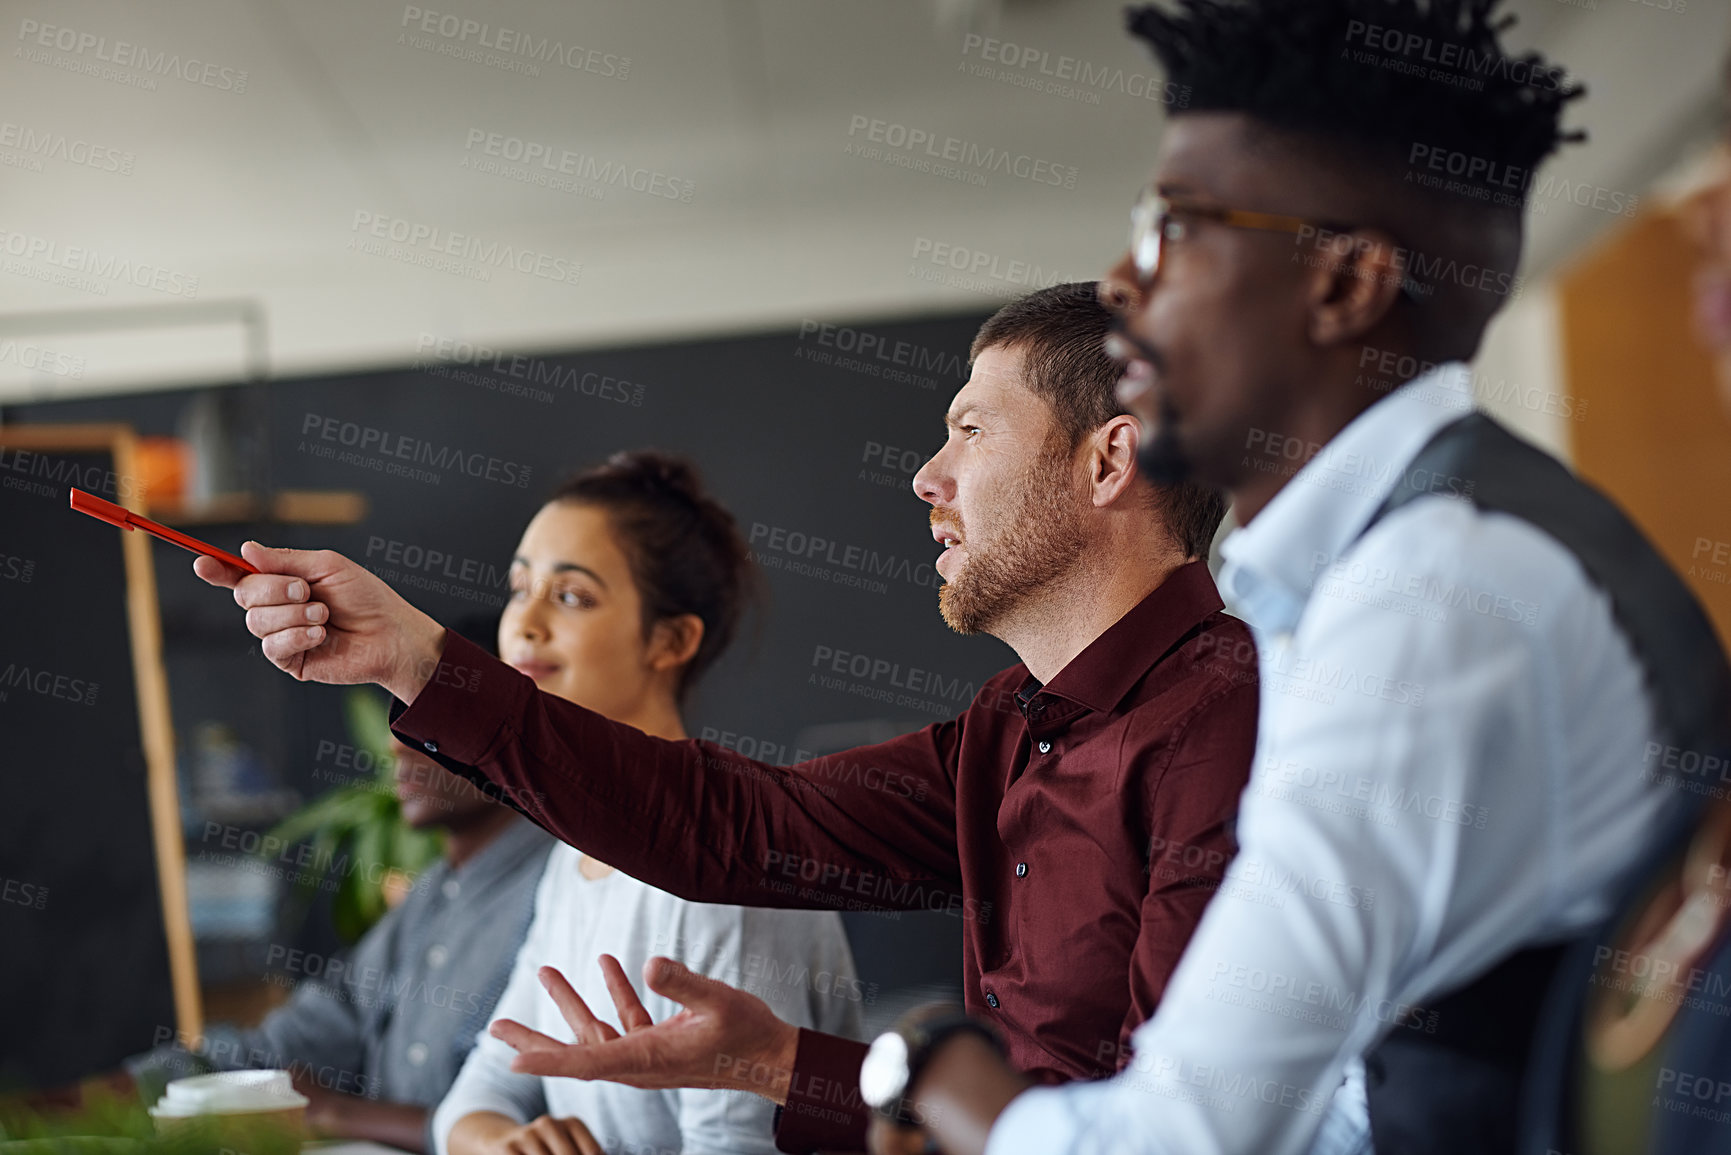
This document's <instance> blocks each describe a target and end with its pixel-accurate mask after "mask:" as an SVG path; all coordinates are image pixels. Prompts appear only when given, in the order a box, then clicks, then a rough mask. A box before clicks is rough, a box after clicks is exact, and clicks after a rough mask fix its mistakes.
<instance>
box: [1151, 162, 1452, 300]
mask: <svg viewBox="0 0 1731 1155" xmlns="http://www.w3.org/2000/svg"><path fill="white" fill-rule="evenodd" d="M1185 217H1190V218H1196V219H1201V220H1208V221H1214V222H1216V223H1217V224H1222V225H1225V226H1227V227H1228V228H1234V229H1255V230H1259V231H1262V232H1275V233H1291V234H1293V235H1294V236H1301V235H1303V234H1304V233H1305V232H1306V231H1315V230H1318V229H1322V230H1327V231H1329V232H1334V233H1347V232H1351V231H1352V228H1353V226H1351V225H1344V224H1341V223H1339V222H1337V221H1316V220H1310V219H1308V218H1305V217H1288V216H1281V215H1279V214H1278V213H1259V212H1252V211H1250V210H1248V209H1229V208H1222V207H1220V206H1219V205H1200V204H1192V203H1186V202H1183V201H1176V200H1173V199H1171V198H1170V197H1167V196H1164V195H1162V194H1161V193H1160V191H1159V190H1158V189H1157V188H1156V187H1155V186H1154V185H1148V186H1146V187H1144V188H1143V189H1142V192H1141V194H1140V195H1139V196H1138V197H1137V198H1136V204H1135V207H1133V208H1132V209H1131V210H1130V260H1131V262H1132V264H1133V265H1134V266H1135V269H1136V281H1137V283H1138V284H1139V285H1141V286H1142V287H1143V288H1146V287H1148V285H1150V284H1152V283H1153V281H1154V277H1155V276H1156V275H1157V274H1158V273H1159V272H1160V261H1161V258H1162V257H1164V256H1165V253H1166V242H1167V241H1182V240H1184V239H1185V238H1187V237H1188V236H1189V235H1190V226H1189V224H1188V223H1187V222H1186V221H1185V220H1184V218H1185ZM1400 289H1401V293H1402V295H1404V296H1406V297H1407V298H1408V299H1410V300H1412V301H1415V302H1417V301H1422V300H1423V299H1424V294H1425V293H1426V292H1428V291H1429V290H1428V288H1427V287H1426V286H1424V285H1421V284H1419V283H1418V282H1417V281H1415V280H1413V279H1412V278H1411V277H1408V276H1404V275H1403V276H1402V278H1401V286H1400Z"/></svg>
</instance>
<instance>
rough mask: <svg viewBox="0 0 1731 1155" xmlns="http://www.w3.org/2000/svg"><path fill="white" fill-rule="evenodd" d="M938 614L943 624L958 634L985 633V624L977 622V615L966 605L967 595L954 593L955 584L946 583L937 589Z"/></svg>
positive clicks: (952, 582) (951, 582)
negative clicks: (941, 617) (941, 616)
mask: <svg viewBox="0 0 1731 1155" xmlns="http://www.w3.org/2000/svg"><path fill="white" fill-rule="evenodd" d="M938 613H940V614H942V615H943V619H944V624H945V625H946V626H949V627H950V629H952V630H954V631H956V633H958V634H978V633H982V632H984V631H985V628H986V627H985V623H984V622H982V621H980V620H979V615H978V614H977V613H976V612H975V611H974V609H973V607H971V606H969V605H968V598H967V594H966V592H965V587H964V592H963V593H962V594H960V595H958V594H957V593H956V583H955V582H954V581H947V582H945V583H944V584H943V585H942V586H940V587H939V588H938Z"/></svg>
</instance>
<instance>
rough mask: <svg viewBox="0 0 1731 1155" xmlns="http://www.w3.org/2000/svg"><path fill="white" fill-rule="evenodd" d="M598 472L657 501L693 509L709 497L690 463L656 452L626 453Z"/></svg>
mask: <svg viewBox="0 0 1731 1155" xmlns="http://www.w3.org/2000/svg"><path fill="white" fill-rule="evenodd" d="M597 472H605V473H609V474H611V475H612V476H613V477H614V478H616V479H618V480H620V481H625V482H633V483H635V484H636V485H638V486H640V487H641V488H642V489H643V490H644V491H646V492H648V493H652V494H654V495H655V496H657V497H677V498H680V499H682V500H685V501H688V502H690V503H691V504H693V505H698V506H701V505H704V504H706V503H707V502H708V500H709V497H708V495H707V494H706V493H705V492H704V489H703V480H702V478H700V477H698V476H697V470H696V469H695V468H693V467H692V464H691V462H689V461H687V460H686V459H684V458H683V457H675V456H674V455H673V454H671V453H662V452H661V451H659V450H656V449H626V450H621V451H620V452H618V453H615V454H614V455H613V456H612V457H609V458H608V459H607V464H606V465H604V466H602V467H601V470H598V471H597Z"/></svg>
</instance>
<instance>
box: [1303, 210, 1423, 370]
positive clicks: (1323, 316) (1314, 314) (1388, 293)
mask: <svg viewBox="0 0 1731 1155" xmlns="http://www.w3.org/2000/svg"><path fill="white" fill-rule="evenodd" d="M1347 242H1350V246H1349V245H1348V243H1347ZM1319 256H1320V257H1321V259H1320V260H1317V261H1315V262H1313V263H1312V265H1311V275H1310V278H1309V282H1308V288H1309V307H1310V316H1309V325H1308V329H1309V336H1310V339H1311V340H1312V341H1313V342H1315V343H1316V344H1318V345H1339V344H1344V343H1348V342H1357V341H1359V340H1360V339H1361V338H1362V337H1363V336H1364V335H1365V334H1366V333H1369V332H1370V331H1371V330H1373V329H1375V328H1376V327H1377V326H1378V325H1380V324H1382V322H1383V318H1385V317H1386V316H1387V315H1388V312H1389V310H1390V309H1392V308H1394V306H1395V303H1396V302H1398V301H1399V300H1400V294H1401V286H1402V285H1403V284H1405V283H1406V280H1407V275H1408V274H1407V264H1408V262H1409V261H1410V260H1411V258H1412V254H1411V253H1410V252H1408V251H1407V250H1406V249H1403V248H1401V247H1400V246H1399V245H1398V244H1396V243H1395V240H1394V238H1393V237H1391V236H1389V235H1388V234H1387V233H1385V232H1383V231H1382V230H1380V229H1359V230H1357V231H1355V232H1352V233H1344V234H1340V235H1337V236H1335V237H1334V238H1333V241H1332V243H1330V244H1327V245H1324V246H1323V249H1322V251H1321V252H1320V253H1319Z"/></svg>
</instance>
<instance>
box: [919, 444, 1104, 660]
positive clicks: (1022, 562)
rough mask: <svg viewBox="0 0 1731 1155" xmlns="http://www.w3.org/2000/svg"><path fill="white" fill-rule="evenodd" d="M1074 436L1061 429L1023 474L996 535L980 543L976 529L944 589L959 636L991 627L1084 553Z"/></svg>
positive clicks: (945, 607) (947, 614) (942, 599)
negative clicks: (1071, 447) (957, 569)
mask: <svg viewBox="0 0 1731 1155" xmlns="http://www.w3.org/2000/svg"><path fill="white" fill-rule="evenodd" d="M1067 440H1068V439H1067V438H1064V437H1063V436H1062V435H1058V436H1056V437H1055V438H1054V440H1053V441H1052V442H1050V443H1048V445H1047V446H1046V448H1045V449H1044V450H1043V451H1042V452H1041V454H1040V456H1039V458H1038V459H1037V460H1036V461H1035V463H1034V465H1033V467H1032V468H1031V469H1029V471H1028V474H1027V476H1026V477H1025V478H1024V479H1023V482H1022V486H1021V493H1020V497H1019V500H1018V501H1017V503H1016V508H1015V509H1014V510H1013V511H1010V512H1009V513H1008V514H1007V515H1006V516H1005V517H1003V518H1002V519H1001V520H999V522H998V523H999V526H1000V527H1001V528H999V529H998V531H997V532H996V534H994V536H992V537H991V538H990V539H988V540H985V541H981V542H979V543H978V544H977V545H976V544H975V539H973V538H972V536H971V533H970V537H969V538H968V539H967V542H966V544H965V545H964V548H965V549H966V550H967V551H968V559H967V561H966V563H965V564H963V566H962V568H961V570H960V572H958V573H957V574H956V576H955V579H954V580H952V581H949V582H946V583H945V584H944V586H943V587H942V588H941V589H939V590H938V612H940V613H941V614H943V615H944V621H945V622H947V623H949V626H950V628H951V629H952V630H955V631H956V632H957V633H958V634H974V633H981V632H985V631H989V630H990V629H991V628H992V627H993V626H994V625H995V624H997V623H999V622H1001V621H1003V619H1004V618H1005V616H1006V615H1008V614H1009V613H1011V612H1012V611H1014V610H1016V609H1017V608H1018V607H1020V606H1022V605H1024V604H1025V603H1026V601H1027V599H1028V598H1029V597H1031V596H1032V595H1034V594H1036V593H1038V592H1040V591H1041V590H1044V589H1046V588H1048V587H1049V586H1051V585H1053V584H1054V583H1055V582H1057V581H1058V580H1059V579H1060V578H1062V577H1063V576H1064V575H1065V574H1067V573H1068V572H1069V571H1070V570H1071V568H1072V567H1073V566H1074V565H1075V563H1076V559H1077V558H1079V557H1080V556H1081V555H1082V549H1083V546H1084V544H1085V541H1084V538H1083V534H1082V522H1081V516H1080V514H1081V510H1080V508H1079V502H1080V499H1079V498H1078V497H1077V495H1076V493H1075V492H1074V488H1073V487H1074V485H1075V482H1074V480H1073V476H1072V464H1071V460H1070V456H1071V455H1070V451H1069V449H1068V448H1067V447H1066V445H1065V442H1066V441H1067ZM936 517H937V515H936V514H935V513H934V518H936ZM994 520H998V519H994ZM963 529H964V530H966V529H967V527H965V526H964V527H963ZM988 532H989V531H988Z"/></svg>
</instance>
